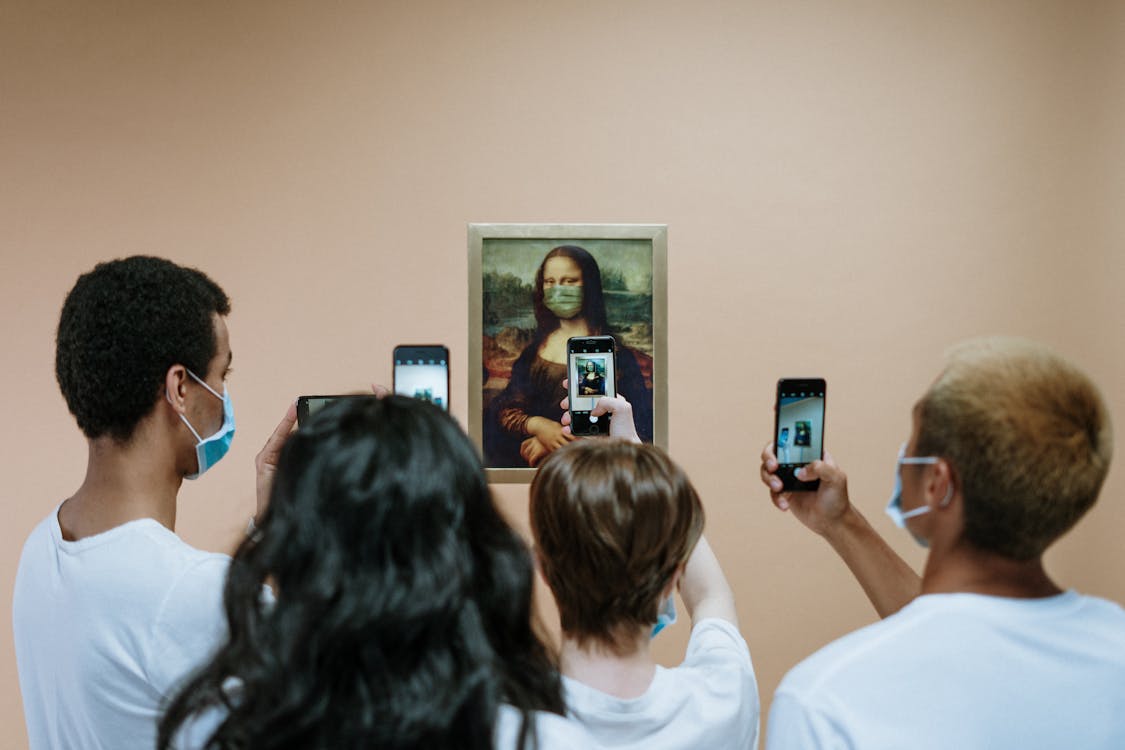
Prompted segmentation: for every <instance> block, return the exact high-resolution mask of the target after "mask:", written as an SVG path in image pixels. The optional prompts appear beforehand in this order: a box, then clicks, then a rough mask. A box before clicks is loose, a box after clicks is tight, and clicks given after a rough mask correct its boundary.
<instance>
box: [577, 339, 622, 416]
mask: <svg viewBox="0 0 1125 750" xmlns="http://www.w3.org/2000/svg"><path fill="white" fill-rule="evenodd" d="M570 377H571V378H572V380H573V382H574V388H573V390H572V392H573V393H574V394H575V398H574V402H575V403H572V404H571V405H570V408H571V409H572V410H574V411H589V410H590V409H593V408H594V404H596V403H597V401H598V399H599V398H601V397H602V396H615V395H617V394H616V392H615V390H614V387H613V383H614V380H613V353H612V352H604V353H594V352H587V353H583V354H576V353H572V354H571V355H570Z"/></svg>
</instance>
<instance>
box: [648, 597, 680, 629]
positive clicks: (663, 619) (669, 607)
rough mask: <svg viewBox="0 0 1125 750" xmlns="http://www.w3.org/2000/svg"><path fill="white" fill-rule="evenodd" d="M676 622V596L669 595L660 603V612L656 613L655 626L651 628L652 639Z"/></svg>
mask: <svg viewBox="0 0 1125 750" xmlns="http://www.w3.org/2000/svg"><path fill="white" fill-rule="evenodd" d="M675 621H676V595H675V594H669V595H668V598H667V599H665V600H664V601H662V602H661V603H660V611H659V612H657V613H656V624H655V625H653V626H652V637H653V638H655V637H656V634H657V633H659V632H660V631H661V630H663V629H664V628H666V627H668V626H669V625H671V624H672V623H674V622H675Z"/></svg>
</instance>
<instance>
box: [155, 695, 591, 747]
mask: <svg viewBox="0 0 1125 750" xmlns="http://www.w3.org/2000/svg"><path fill="white" fill-rule="evenodd" d="M224 715H225V714H224V713H223V712H222V711H221V710H220V709H215V708H212V709H210V710H208V711H206V712H205V713H204V714H203V715H202V716H197V717H195V718H193V719H189V720H188V721H187V722H186V723H185V724H184V726H182V727H181V728H180V731H179V732H177V734H176V737H175V738H174V740H173V747H175V748H177V750H198V748H201V747H203V746H204V745H205V744H206V743H207V740H208V739H209V738H210V737H211V734H212V733H213V732H214V731H215V729H216V728H217V727H218V726H219V722H220V721H221V717H222V716H224ZM531 717H532V720H533V722H534V724H535V732H536V734H535V738H536V740H537V741H538V744H535V742H536V740H532V739H531V738H530V737H529V738H528V741H527V743H526V745H525V747H524V748H520V747H519V744H518V740H519V736H520V727H521V726H522V719H521V717H520V712H519V711H518V710H516V709H515V708H513V707H512V706H509V705H507V704H502V705H501V706H500V710H499V711H498V712H497V714H496V726H495V727H494V728H493V736H492V746H493V747H494V748H495V750H599V745H598V744H597V743H596V742H595V741H594V739H593V738H592V737H590V735H589V734H588V733H587V732H586V730H585V729H583V728H582V726H581V725H579V724H578V723H576V722H574V721H573V720H571V719H568V718H566V717H564V716H558V715H556V714H552V713H549V712H547V711H533V712H532V713H531Z"/></svg>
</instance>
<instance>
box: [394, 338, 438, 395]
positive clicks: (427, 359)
mask: <svg viewBox="0 0 1125 750" xmlns="http://www.w3.org/2000/svg"><path fill="white" fill-rule="evenodd" d="M394 359H395V370H394V392H395V393H398V394H400V395H403V396H412V397H413V398H419V399H421V400H423V401H429V402H430V403H431V404H434V405H435V406H440V407H441V408H442V409H444V410H445V411H449V349H448V348H446V347H444V346H441V345H440V344H426V345H408V344H400V345H399V346H396V347H395V353H394Z"/></svg>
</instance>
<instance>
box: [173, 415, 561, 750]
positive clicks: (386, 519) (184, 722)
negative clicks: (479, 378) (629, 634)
mask: <svg viewBox="0 0 1125 750" xmlns="http://www.w3.org/2000/svg"><path fill="white" fill-rule="evenodd" d="M533 580H534V573H533V569H532V563H531V556H530V553H529V551H528V549H527V547H526V545H525V544H524V542H523V541H522V539H521V538H520V537H519V536H518V535H517V534H516V532H515V531H513V530H512V528H511V527H510V526H508V524H507V523H506V522H505V521H504V519H503V517H502V516H501V515H500V513H499V512H498V511H497V509H496V508H495V506H494V505H493V501H492V497H491V493H490V492H489V489H488V483H487V480H486V478H485V475H484V471H483V469H482V468H481V462H480V458H479V456H478V455H477V453H476V450H475V448H474V447H473V445H472V442H471V441H470V440H469V438H468V436H466V435H465V433H464V432H463V431H462V430H461V428H460V427H459V426H458V424H457V423H456V421H455V420H454V419H453V418H452V417H450V416H449V415H447V414H445V413H444V412H442V411H441V410H440V409H438V408H437V407H434V406H432V405H430V404H427V403H423V402H421V401H419V400H417V399H412V398H406V397H403V396H387V397H386V398H381V399H380V398H375V397H372V398H369V399H342V400H341V401H339V402H337V403H335V404H331V405H329V406H328V407H326V408H324V409H323V410H321V411H319V412H317V413H316V414H315V415H314V416H313V417H312V419H311V420H310V421H309V422H307V423H306V424H305V425H302V426H301V428H300V429H299V430H298V431H297V432H296V433H294V434H293V436H291V437H290V438H289V440H288V441H287V442H286V444H285V446H284V448H283V449H282V451H281V455H280V457H279V460H278V466H277V473H276V475H275V480H274V485H273V490H272V493H271V495H270V504H269V508H268V510H267V511H266V514H265V516H264V518H263V521H262V525H261V531H260V535H259V536H256V537H255V538H251V539H247V540H245V541H244V542H243V543H242V545H241V546H240V547H239V549H238V551H237V552H236V553H235V555H234V560H233V562H232V564H231V571H230V575H229V577H228V579H227V583H226V589H225V592H224V607H225V610H226V618H227V632H228V636H227V641H226V642H225V643H224V644H223V645H222V646H220V648H219V650H218V651H217V652H216V654H215V655H214V657H213V658H212V660H211V661H210V663H208V664H207V665H205V666H204V667H203V668H202V669H201V670H200V671H199V672H198V673H197V674H196V675H195V676H194V677H193V678H191V679H190V680H189V681H188V683H187V684H186V685H185V686H184V687H183V688H182V690H181V691H180V692H179V694H178V695H176V696H175V697H174V698H173V699H172V701H171V703H170V704H169V706H168V707H167V710H166V712H165V714H164V716H163V719H162V720H161V722H160V733H159V740H158V742H157V747H159V748H169V747H172V746H175V744H174V743H176V741H177V738H178V736H179V735H180V733H181V732H185V731H186V732H188V733H189V735H190V734H191V727H193V726H196V722H195V720H196V719H199V718H202V717H205V716H208V715H213V712H215V711H217V712H218V714H219V717H220V718H221V722H220V723H219V724H218V726H217V727H216V728H215V729H214V731H213V733H212V734H211V736H210V737H209V738H208V739H200V740H199V742H200V747H205V748H208V750H216V749H219V748H223V749H233V748H255V749H256V750H280V749H281V748H333V749H334V750H345V749H346V748H360V747H363V748H368V747H370V748H380V750H395V749H401V750H406V749H407V748H422V747H424V748H435V749H437V748H466V749H470V750H471V749H477V750H491V748H492V745H493V731H494V725H495V723H496V720H497V716H498V711H499V709H500V706H501V704H507V705H510V706H513V707H514V708H515V709H517V710H518V711H519V712H520V714H522V716H523V724H522V730H521V737H520V745H521V746H525V745H526V743H527V742H528V741H529V740H531V741H532V742H534V741H535V738H534V722H533V721H532V720H531V712H532V711H549V712H553V713H557V714H563V713H564V712H565V705H564V703H563V698H562V686H561V679H560V677H559V675H558V671H557V669H556V668H555V666H554V664H553V662H552V661H551V658H550V655H549V654H548V652H547V649H546V647H545V646H544V645H543V643H542V641H540V640H539V638H538V637H537V636H536V634H535V631H534V629H533V627H532V622H531V595H532V583H533ZM267 582H270V583H272V584H273V585H274V588H275V591H276V595H277V599H276V601H275V602H272V603H271V602H264V601H263V600H262V596H261V592H262V586H263V585H264V584H265V583H267ZM204 723H205V724H206V723H207V722H204ZM194 739H195V738H193V740H194Z"/></svg>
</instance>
